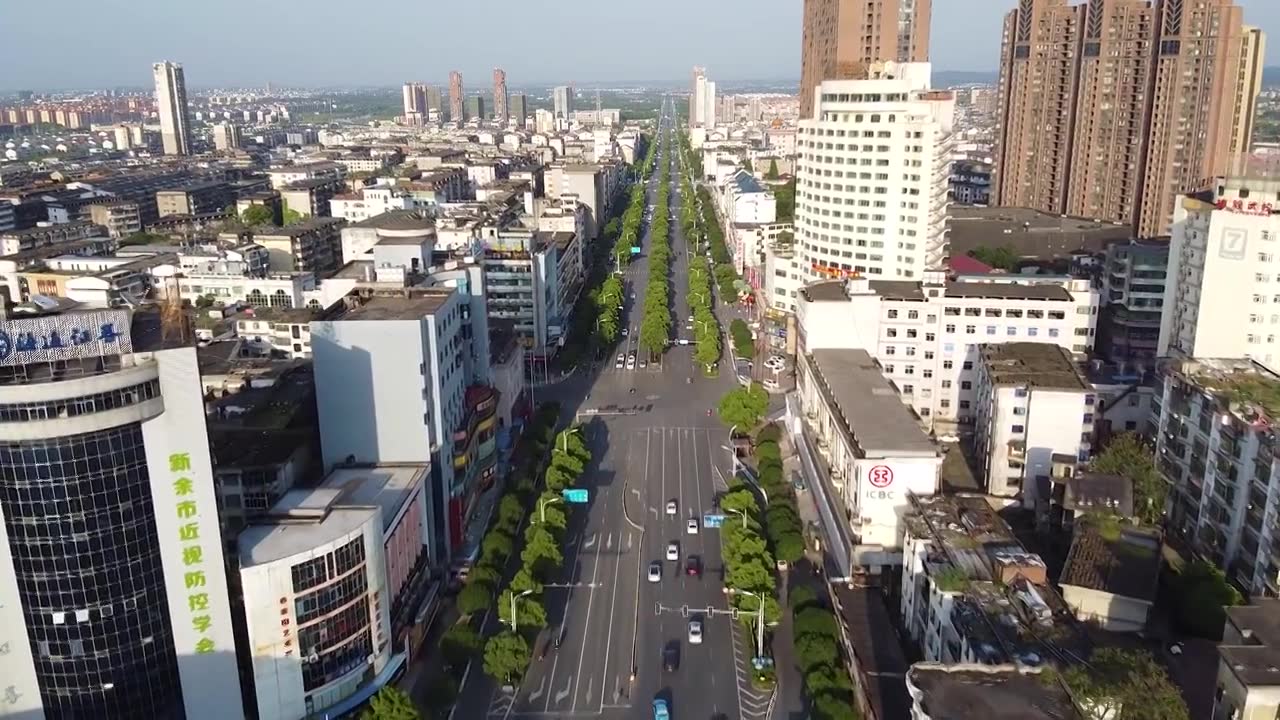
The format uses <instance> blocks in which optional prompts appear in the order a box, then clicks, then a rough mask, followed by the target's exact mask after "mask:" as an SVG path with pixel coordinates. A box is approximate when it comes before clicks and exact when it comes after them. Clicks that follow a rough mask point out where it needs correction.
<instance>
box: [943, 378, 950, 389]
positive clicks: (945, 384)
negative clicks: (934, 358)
mask: <svg viewBox="0 0 1280 720" xmlns="http://www.w3.org/2000/svg"><path fill="white" fill-rule="evenodd" d="M942 389H943V390H950V389H951V381H950V380H943V381H942Z"/></svg>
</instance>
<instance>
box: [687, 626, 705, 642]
mask: <svg viewBox="0 0 1280 720" xmlns="http://www.w3.org/2000/svg"><path fill="white" fill-rule="evenodd" d="M689 644H690V645H701V644H702V621H701V620H690V621H689Z"/></svg>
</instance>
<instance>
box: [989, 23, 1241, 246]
mask: <svg viewBox="0 0 1280 720" xmlns="http://www.w3.org/2000/svg"><path fill="white" fill-rule="evenodd" d="M1197 2H1199V0H1197ZM1204 4H1205V5H1206V6H1207V7H1205V9H1204V10H1203V11H1193V9H1192V8H1193V7H1194V5H1193V4H1190V3H1188V2H1187V1H1186V0H1090V1H1089V2H1088V3H1087V4H1072V3H1071V2H1069V0H1019V7H1018V9H1017V10H1014V11H1012V12H1010V13H1009V14H1008V15H1006V16H1005V21H1004V31H1003V45H1002V52H1001V64H1000V91H999V109H998V111H997V122H998V126H999V127H998V130H999V137H998V140H997V145H996V167H995V174H994V178H993V183H992V184H993V192H992V201H993V202H996V203H999V204H1001V205H1008V206H1017V207H1030V208H1035V209H1037V210H1043V211H1045V212H1049V213H1054V214H1065V215H1074V216H1080V217H1088V218H1098V219H1102V220H1110V221H1112V222H1120V223H1125V224H1128V225H1132V226H1133V228H1134V232H1135V233H1136V234H1137V235H1138V236H1139V237H1156V236H1160V235H1166V234H1168V232H1169V224H1170V222H1171V220H1172V217H1173V203H1174V200H1175V198H1176V197H1177V196H1178V195H1179V194H1181V193H1185V192H1189V191H1191V190H1195V189H1198V188H1199V187H1201V186H1202V185H1203V184H1204V183H1205V182H1206V181H1207V180H1208V179H1209V178H1212V177H1214V176H1215V175H1222V174H1224V173H1225V172H1226V170H1227V168H1228V167H1229V166H1230V163H1231V159H1232V153H1233V152H1242V151H1243V149H1245V148H1247V147H1248V134H1249V133H1250V132H1251V131H1252V128H1251V121H1250V120H1245V119H1244V118H1246V117H1247V118H1252V116H1253V110H1254V108H1255V107H1256V104H1257V100H1256V98H1257V83H1256V82H1255V83H1253V84H1252V87H1249V88H1246V87H1242V85H1243V84H1244V83H1245V78H1246V77H1248V78H1253V77H1260V76H1258V75H1257V71H1256V70H1254V69H1253V68H1252V65H1256V64H1258V63H1259V62H1260V57H1261V53H1260V50H1261V47H1262V43H1263V40H1262V37H1261V33H1257V32H1246V31H1245V28H1244V27H1243V24H1242V19H1243V13H1242V11H1241V9H1240V8H1239V7H1236V6H1235V5H1233V4H1232V0H1205V3H1204ZM1252 48H1256V49H1257V52H1255V51H1254V50H1252ZM1251 54H1252V55H1253V56H1254V57H1255V59H1254V60H1249V59H1248V58H1249V56H1250V55H1251ZM1251 64H1252V65H1251Z"/></svg>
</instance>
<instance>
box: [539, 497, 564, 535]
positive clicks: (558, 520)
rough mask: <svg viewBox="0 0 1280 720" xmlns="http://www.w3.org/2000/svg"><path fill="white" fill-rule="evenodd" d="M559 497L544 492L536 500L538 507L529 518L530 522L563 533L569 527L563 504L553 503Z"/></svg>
mask: <svg viewBox="0 0 1280 720" xmlns="http://www.w3.org/2000/svg"><path fill="white" fill-rule="evenodd" d="M559 497H560V495H558V494H557V493H553V492H544V493H542V497H539V498H538V506H537V508H536V509H535V510H534V512H533V516H532V517H530V519H529V521H530V522H535V523H538V524H539V525H542V526H544V527H547V528H549V529H551V530H554V531H556V532H557V533H559V532H561V531H563V530H564V529H565V528H566V527H568V525H569V517H568V515H567V514H566V513H565V509H564V503H563V502H554V501H555V500H556V499H557V498H559Z"/></svg>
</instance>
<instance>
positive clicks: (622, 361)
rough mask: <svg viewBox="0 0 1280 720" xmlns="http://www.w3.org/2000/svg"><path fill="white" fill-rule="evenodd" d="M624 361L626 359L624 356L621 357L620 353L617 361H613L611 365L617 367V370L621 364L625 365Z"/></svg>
mask: <svg viewBox="0 0 1280 720" xmlns="http://www.w3.org/2000/svg"><path fill="white" fill-rule="evenodd" d="M626 363H627V359H626V358H624V357H622V356H621V355H619V356H618V361H617V362H615V363H614V364H613V366H614V367H615V368H618V369H619V370H621V369H622V366H623V365H625V364H626Z"/></svg>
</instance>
